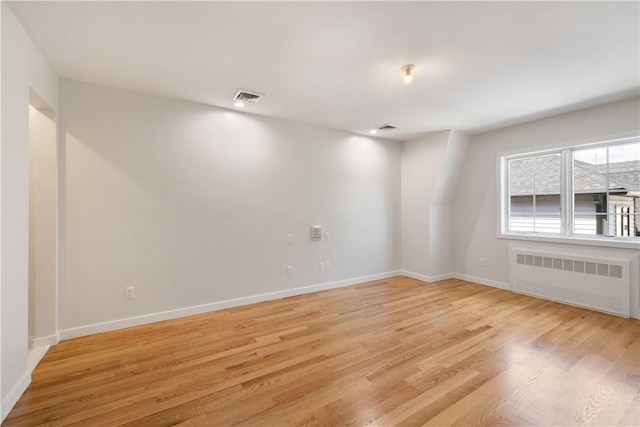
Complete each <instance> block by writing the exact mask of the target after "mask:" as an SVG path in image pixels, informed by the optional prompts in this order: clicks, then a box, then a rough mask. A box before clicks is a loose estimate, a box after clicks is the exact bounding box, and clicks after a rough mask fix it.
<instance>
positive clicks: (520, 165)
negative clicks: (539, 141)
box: [509, 158, 533, 196]
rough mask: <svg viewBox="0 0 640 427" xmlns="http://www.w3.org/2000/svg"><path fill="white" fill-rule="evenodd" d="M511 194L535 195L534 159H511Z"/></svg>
mask: <svg viewBox="0 0 640 427" xmlns="http://www.w3.org/2000/svg"><path fill="white" fill-rule="evenodd" d="M509 194H511V195H512V196H524V195H529V196H530V195H533V159H532V158H528V159H515V160H510V161H509Z"/></svg>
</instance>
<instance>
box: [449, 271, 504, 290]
mask: <svg viewBox="0 0 640 427" xmlns="http://www.w3.org/2000/svg"><path fill="white" fill-rule="evenodd" d="M455 278H456V279H460V280H466V281H467V282H473V283H477V284H479V285H486V286H491V287H493V288H499V289H504V290H505V291H513V289H512V288H511V284H509V283H504V282H498V281H497V280H491V279H483V278H482V277H477V276H469V275H467V274H457V273H456V274H455Z"/></svg>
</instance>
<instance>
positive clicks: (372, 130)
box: [369, 129, 378, 134]
mask: <svg viewBox="0 0 640 427" xmlns="http://www.w3.org/2000/svg"><path fill="white" fill-rule="evenodd" d="M369 133H371V134H374V133H378V129H371V130H370V131H369Z"/></svg>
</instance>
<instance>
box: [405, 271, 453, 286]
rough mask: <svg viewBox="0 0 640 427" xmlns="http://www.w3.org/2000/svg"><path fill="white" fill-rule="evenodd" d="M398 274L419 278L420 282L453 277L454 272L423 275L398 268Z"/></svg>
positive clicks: (437, 280)
mask: <svg viewBox="0 0 640 427" xmlns="http://www.w3.org/2000/svg"><path fill="white" fill-rule="evenodd" d="M400 274H402V275H403V276H407V277H411V278H412V279H416V280H420V281H422V282H428V283H431V282H439V281H440V280H446V279H453V278H454V277H455V276H456V275H455V273H445V274H438V275H437V276H425V275H424V274H420V273H414V272H413V271H408V270H400Z"/></svg>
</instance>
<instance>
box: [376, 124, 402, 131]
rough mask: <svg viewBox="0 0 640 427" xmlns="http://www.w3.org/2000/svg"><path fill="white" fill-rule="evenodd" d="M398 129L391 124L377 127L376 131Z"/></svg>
mask: <svg viewBox="0 0 640 427" xmlns="http://www.w3.org/2000/svg"><path fill="white" fill-rule="evenodd" d="M394 129H398V126H396V125H392V124H391V123H385V124H383V125H382V126H380V127H378V130H385V131H386V130H394Z"/></svg>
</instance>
